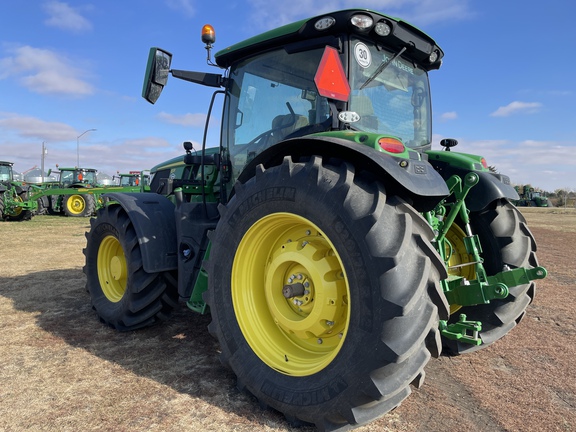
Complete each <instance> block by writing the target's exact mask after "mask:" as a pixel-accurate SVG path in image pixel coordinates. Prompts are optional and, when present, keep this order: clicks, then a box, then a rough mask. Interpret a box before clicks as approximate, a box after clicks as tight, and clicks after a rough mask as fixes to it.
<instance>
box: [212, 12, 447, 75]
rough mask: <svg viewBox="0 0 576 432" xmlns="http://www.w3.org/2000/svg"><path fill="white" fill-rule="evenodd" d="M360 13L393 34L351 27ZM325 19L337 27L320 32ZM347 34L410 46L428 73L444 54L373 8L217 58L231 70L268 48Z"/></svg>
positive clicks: (293, 29)
mask: <svg viewBox="0 0 576 432" xmlns="http://www.w3.org/2000/svg"><path fill="white" fill-rule="evenodd" d="M356 14H363V15H368V16H370V17H372V19H373V21H374V24H376V23H378V22H380V21H386V22H387V23H388V24H389V25H390V26H391V27H392V31H391V33H390V35H388V36H385V37H383V36H377V35H376V34H375V33H374V30H373V29H368V30H360V29H358V28H356V27H354V26H352V25H351V24H350V18H351V17H352V16H353V15H356ZM324 17H332V18H333V19H334V20H335V23H334V25H332V26H331V27H330V28H329V29H327V30H318V29H316V28H315V27H314V24H315V23H316V22H317V21H318V20H319V19H320V18H324ZM346 33H355V34H357V35H359V36H362V35H364V36H366V35H368V36H369V37H371V38H373V39H375V40H376V41H378V40H381V41H382V43H383V44H385V45H387V46H390V47H391V48H392V49H398V50H400V49H401V48H403V47H406V48H407V54H408V55H409V56H410V57H411V58H412V59H414V60H416V61H417V62H419V63H421V66H422V67H423V68H424V69H427V70H430V69H438V68H439V67H440V64H441V59H442V56H443V55H444V53H443V52H442V50H441V49H440V47H438V46H437V45H436V42H435V41H434V40H433V39H432V38H431V37H430V36H428V35H427V34H426V33H424V32H423V31H421V30H420V29H418V28H417V27H414V26H413V25H411V24H409V23H407V22H406V21H403V20H401V19H399V18H393V17H390V16H388V15H384V14H382V13H380V12H375V11H372V10H369V9H346V10H341V11H337V12H332V13H327V14H322V15H319V16H316V17H313V18H308V19H304V20H301V21H297V22H294V23H292V24H288V25H285V26H282V27H279V28H276V29H274V30H270V31H268V32H265V33H262V34H259V35H257V36H254V37H251V38H249V39H246V40H244V41H243V42H239V43H237V44H234V45H231V46H229V47H228V48H225V49H223V50H221V51H218V52H217V53H216V55H215V59H216V63H217V64H218V65H219V66H221V67H223V68H227V67H229V66H230V65H231V64H233V63H234V62H236V61H238V60H241V59H243V58H246V57H249V56H251V55H254V54H257V53H260V52H262V51H265V50H268V49H272V48H276V47H281V46H286V45H290V44H294V43H300V44H301V45H302V49H304V47H305V41H307V40H310V39H317V38H323V37H324V38H326V39H332V40H333V39H334V38H335V37H337V36H338V35H341V34H346ZM327 44H328V42H327ZM434 51H437V53H438V58H437V59H436V60H435V61H434V62H433V63H430V62H427V59H428V57H429V56H430V54H432V53H433V52H434Z"/></svg>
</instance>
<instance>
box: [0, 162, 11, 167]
mask: <svg viewBox="0 0 576 432" xmlns="http://www.w3.org/2000/svg"><path fill="white" fill-rule="evenodd" d="M0 165H10V166H12V165H14V162H6V161H0Z"/></svg>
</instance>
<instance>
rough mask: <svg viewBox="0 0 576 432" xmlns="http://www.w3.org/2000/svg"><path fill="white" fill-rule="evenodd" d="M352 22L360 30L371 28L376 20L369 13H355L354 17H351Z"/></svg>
mask: <svg viewBox="0 0 576 432" xmlns="http://www.w3.org/2000/svg"><path fill="white" fill-rule="evenodd" d="M350 22H351V23H352V25H353V26H354V27H357V28H359V29H360V30H366V29H369V28H371V27H372V25H373V24H374V20H373V19H372V17H370V16H368V15H353V16H352V18H350Z"/></svg>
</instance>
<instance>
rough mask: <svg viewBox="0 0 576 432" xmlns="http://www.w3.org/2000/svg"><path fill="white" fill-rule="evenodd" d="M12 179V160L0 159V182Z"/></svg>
mask: <svg viewBox="0 0 576 432" xmlns="http://www.w3.org/2000/svg"><path fill="white" fill-rule="evenodd" d="M12 180H14V174H13V171H12V162H5V161H0V182H10V181H12Z"/></svg>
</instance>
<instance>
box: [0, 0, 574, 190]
mask: <svg viewBox="0 0 576 432" xmlns="http://www.w3.org/2000/svg"><path fill="white" fill-rule="evenodd" d="M317 3H318V2H313V1H311V0H307V1H305V0H291V1H290V2H289V5H290V7H286V6H285V5H286V2H283V1H282V2H281V1H274V0H237V1H235V0H230V1H226V2H219V3H212V2H205V1H200V0H154V1H152V0H138V1H136V0H123V1H117V0H113V1H112V0H98V1H94V0H92V1H89V0H88V1H83V0H80V1H76V0H74V1H71V0H70V1H60V0H46V1H43V0H29V1H22V2H10V6H9V7H6V6H5V7H3V8H2V12H1V14H0V28H1V29H2V31H1V32H0V160H8V161H12V162H14V163H15V165H14V168H15V170H17V171H19V172H22V171H25V170H27V169H29V168H32V167H33V166H35V165H37V166H40V163H41V148H42V143H43V142H44V143H45V146H46V148H47V149H48V153H47V155H46V157H45V167H46V169H48V168H54V167H55V165H56V164H59V165H60V166H73V165H76V158H77V153H76V151H77V143H78V142H79V149H80V164H81V165H83V166H91V167H94V168H97V169H99V170H100V171H101V172H104V173H107V174H110V175H111V174H114V173H115V172H116V171H117V170H119V171H121V172H125V171H129V170H139V169H146V168H151V167H152V166H153V165H156V164H157V163H159V162H162V161H164V160H166V159H169V158H171V157H174V156H177V155H179V154H181V153H182V142H183V141H186V140H188V141H193V142H194V143H199V142H201V140H202V134H203V128H204V120H205V116H206V112H207V109H208V104H209V101H210V95H211V93H212V90H210V89H207V88H203V87H201V86H197V85H194V84H190V83H186V82H184V81H180V80H176V79H174V78H172V79H170V80H169V82H168V85H167V86H166V88H165V90H164V93H163V94H162V96H161V98H160V99H159V101H158V102H157V103H156V104H155V105H150V104H149V103H147V102H146V101H144V99H142V98H141V96H140V94H141V90H142V79H143V76H144V71H145V67H146V60H147V55H148V49H149V48H150V47H151V46H159V47H162V48H164V49H167V50H168V51H170V52H172V53H173V54H174V57H173V62H172V67H174V68H176V69H189V70H198V71H206V72H217V71H218V70H217V69H215V68H213V67H211V66H208V65H206V50H205V49H204V46H203V44H202V43H201V41H200V29H201V27H202V25H203V24H206V23H210V24H212V25H214V27H215V28H216V45H215V51H217V50H220V49H223V48H226V47H227V46H229V45H231V44H233V43H236V42H239V41H241V40H243V39H246V38H248V37H251V36H253V35H255V34H258V33H260V32H262V31H265V30H269V29H271V28H274V27H276V26H278V25H281V24H286V23H289V22H291V21H295V20H299V19H303V18H306V17H310V16H315V15H318V14H321V13H324V12H329V11H332V10H337V9H343V8H352V7H359V6H360V7H363V8H370V9H375V10H379V11H382V12H384V13H387V14H389V15H393V16H399V17H402V18H403V19H406V20H408V21H410V22H412V23H413V24H415V25H416V26H418V27H420V28H421V29H423V30H424V31H425V32H427V33H428V34H429V35H430V36H432V37H433V38H434V39H435V40H436V41H437V42H438V44H439V45H440V46H441V47H442V48H443V50H444V52H445V57H444V63H443V65H442V67H441V68H440V70H438V71H433V72H431V74H430V77H431V85H432V97H433V110H434V127H433V131H434V142H433V145H434V147H436V148H439V147H440V146H439V142H440V140H441V139H442V138H445V137H451V138H456V139H458V141H459V143H460V144H459V145H458V147H457V148H456V150H457V151H461V152H464V153H475V154H481V155H483V156H485V157H486V159H487V160H488V163H489V164H490V165H493V166H495V167H496V168H497V169H498V171H499V172H501V173H504V174H507V175H509V176H510V177H511V179H512V182H514V183H516V184H524V183H531V184H532V185H533V186H536V187H540V188H542V189H544V190H548V191H553V190H556V189H559V188H563V189H571V190H576V157H574V154H573V153H574V152H575V151H576V103H575V102H574V101H575V99H576V84H575V83H576V74H575V72H574V69H575V68H574V66H575V63H576V60H575V59H576V55H575V53H576V30H575V26H574V25H573V22H572V21H573V17H574V16H576V6H575V4H574V3H573V2H570V1H566V0H548V1H547V2H535V1H525V0H507V1H501V0H483V1H469V0H421V1H419V0H380V1H375V0H366V1H363V2H357V1H354V2H351V1H345V0H326V1H324V2H322V5H321V6H318V4H317ZM219 116H220V113H217V117H219ZM218 120H219V118H218ZM215 123H217V122H215ZM90 129H96V130H95V131H90V132H86V133H85V131H87V130H90ZM81 134H83V135H82V136H81V137H80V138H78V136H80V135H81ZM216 144H217V143H216V142H210V141H209V145H216ZM195 147H196V148H198V147H199V144H196V145H195Z"/></svg>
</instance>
